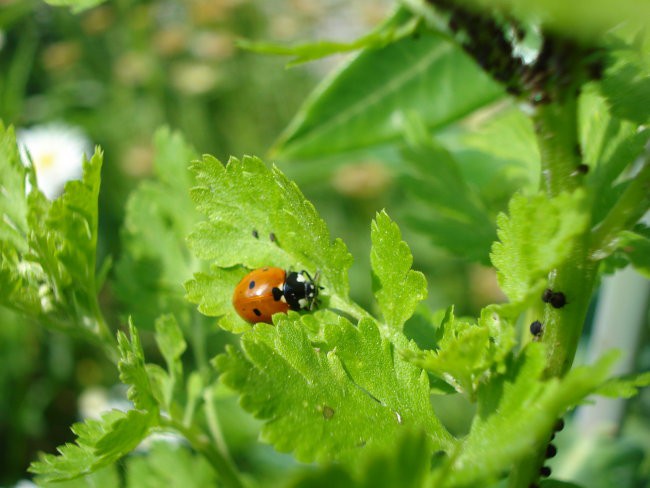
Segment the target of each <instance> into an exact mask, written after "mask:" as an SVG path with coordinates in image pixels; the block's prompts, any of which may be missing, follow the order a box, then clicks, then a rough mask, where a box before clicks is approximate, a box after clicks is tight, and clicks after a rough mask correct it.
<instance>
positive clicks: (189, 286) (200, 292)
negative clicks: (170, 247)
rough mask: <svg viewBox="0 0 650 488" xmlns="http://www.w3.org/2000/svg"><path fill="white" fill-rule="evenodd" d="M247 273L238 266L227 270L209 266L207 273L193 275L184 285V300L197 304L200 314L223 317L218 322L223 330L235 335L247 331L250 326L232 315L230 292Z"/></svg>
mask: <svg viewBox="0 0 650 488" xmlns="http://www.w3.org/2000/svg"><path fill="white" fill-rule="evenodd" d="M247 272H248V270H246V269H245V268H242V267H240V266H237V267H234V268H228V269H224V268H219V267H217V266H211V268H210V271H209V272H205V273H204V272H198V273H194V278H193V279H191V280H189V281H188V282H186V283H185V290H186V291H187V295H186V298H187V300H188V301H189V302H191V303H195V304H197V305H198V310H199V312H201V313H202V314H204V315H207V316H209V317H223V318H222V319H221V320H220V321H219V325H220V326H221V327H222V328H223V329H225V330H228V331H230V332H233V333H235V334H239V333H241V332H244V331H246V330H249V329H250V328H251V326H250V324H249V323H248V322H246V321H244V320H243V319H241V318H240V317H239V316H238V315H234V314H233V313H232V310H233V309H232V290H234V289H235V286H237V283H239V281H240V280H241V279H242V278H243V277H244V276H245V275H246V273H247ZM224 316H225V317H224ZM224 318H227V319H229V320H224Z"/></svg>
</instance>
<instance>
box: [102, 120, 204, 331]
mask: <svg viewBox="0 0 650 488" xmlns="http://www.w3.org/2000/svg"><path fill="white" fill-rule="evenodd" d="M154 147H155V160H154V171H155V177H156V178H155V179H154V180H149V181H145V182H143V183H141V184H140V185H139V186H138V188H137V189H136V190H135V191H134V192H133V193H132V194H131V195H130V197H129V199H128V201H127V204H126V215H125V220H124V226H123V228H122V231H121V239H122V247H123V250H124V252H123V253H122V255H121V256H120V259H119V260H118V262H117V264H116V266H115V275H116V281H115V291H116V294H117V296H118V297H119V298H120V300H121V301H122V303H124V305H125V308H126V309H127V310H128V311H129V313H130V314H131V315H132V316H133V318H134V320H135V322H136V323H137V324H139V326H140V327H141V328H151V327H152V326H153V323H154V320H155V319H156V317H158V316H159V315H160V314H161V313H174V314H175V315H177V316H178V317H179V318H182V317H183V313H184V311H185V310H186V309H187V308H188V304H187V302H186V301H185V300H184V289H183V283H184V282H185V281H186V280H188V279H189V278H191V276H192V273H193V272H195V271H197V270H199V269H200V263H198V262H197V261H196V260H195V259H193V257H192V255H191V254H190V253H189V252H188V250H187V243H186V241H185V238H186V236H187V235H188V234H189V233H190V231H191V230H192V227H193V226H194V224H195V223H196V222H198V221H199V219H200V214H199V213H198V212H197V211H196V209H195V208H194V204H193V202H192V200H191V199H190V196H189V191H190V188H191V187H192V186H193V184H194V181H193V177H192V174H191V173H190V171H189V163H190V161H192V159H193V158H194V157H195V153H194V151H193V149H192V148H191V147H190V146H189V145H188V144H187V143H186V142H185V141H184V140H183V138H182V137H181V136H180V135H179V134H178V133H171V132H170V131H169V129H166V128H163V129H159V130H158V131H157V132H156V134H155V136H154Z"/></svg>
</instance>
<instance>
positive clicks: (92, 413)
mask: <svg viewBox="0 0 650 488" xmlns="http://www.w3.org/2000/svg"><path fill="white" fill-rule="evenodd" d="M121 386H122V385H117V386H116V387H115V388H112V389H111V390H110V391H109V390H107V389H106V388H103V387H101V386H93V387H90V388H86V389H85V390H84V391H83V392H82V393H81V395H80V396H79V400H78V407H79V416H80V417H81V418H82V419H95V420H97V419H99V418H101V416H102V414H104V413H106V412H108V411H109V410H121V411H122V412H127V411H128V410H131V409H132V408H133V405H132V404H131V402H129V401H128V400H127V399H126V398H125V396H124V395H125V392H124V391H123V389H122V388H121Z"/></svg>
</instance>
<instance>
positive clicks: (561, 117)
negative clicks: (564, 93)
mask: <svg viewBox="0 0 650 488" xmlns="http://www.w3.org/2000/svg"><path fill="white" fill-rule="evenodd" d="M577 119H578V113H577V101H576V99H575V98H574V97H570V98H567V100H565V101H564V103H562V104H559V103H553V104H548V105H539V106H538V107H536V112H535V116H534V118H533V122H534V124H535V132H536V133H537V143H538V146H539V152H540V156H541V164H542V168H541V169H542V188H543V189H544V190H545V191H546V194H547V195H548V196H549V197H554V196H556V195H558V194H559V193H561V192H563V191H572V190H575V189H576V188H577V187H578V185H579V183H580V180H579V178H578V175H577V174H576V168H577V167H578V165H579V164H580V146H579V144H578V123H577Z"/></svg>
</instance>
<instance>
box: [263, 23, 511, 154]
mask: <svg viewBox="0 0 650 488" xmlns="http://www.w3.org/2000/svg"><path fill="white" fill-rule="evenodd" d="M502 96H503V90H502V89H501V88H500V87H499V86H498V85H497V84H496V83H495V82H493V81H492V80H491V79H490V78H489V77H488V76H487V75H486V74H485V73H484V72H483V71H482V70H481V69H479V68H478V66H477V65H476V64H475V63H474V62H473V61H471V60H470V59H469V58H468V57H467V56H466V55H465V54H464V53H463V52H462V51H461V50H460V48H458V47H456V46H454V45H453V44H451V43H449V42H448V41H447V40H445V39H444V38H443V37H442V36H440V35H437V34H434V33H432V32H428V31H425V32H422V33H420V35H418V36H413V37H407V38H403V39H400V40H399V41H397V42H394V43H392V44H390V45H388V46H386V47H384V48H381V49H368V50H364V51H362V52H361V53H360V54H359V55H357V56H356V57H355V58H354V59H353V60H352V61H350V62H349V63H346V64H345V65H343V66H342V67H341V68H340V69H339V70H338V71H337V72H335V73H333V74H332V75H331V76H329V77H328V78H327V79H326V80H324V81H323V82H322V84H321V85H320V86H319V87H317V88H316V89H315V90H314V92H313V93H312V95H311V96H310V97H309V98H308V99H307V101H306V102H305V104H304V105H303V107H302V108H301V109H300V111H299V112H298V113H297V115H296V116H295V118H294V119H293V121H292V122H291V124H290V125H289V126H288V127H287V129H286V130H285V131H284V133H283V134H282V135H281V137H280V139H279V140H278V142H277V143H276V145H275V148H274V150H275V152H276V153H277V156H278V157H280V158H282V159H289V160H306V159H312V158H320V157H323V156H327V155H333V154H339V153H343V152H349V151H353V150H357V149H366V150H367V149H368V148H369V147H372V146H377V145H384V144H387V143H393V142H395V141H397V140H399V139H401V137H402V134H403V115H402V114H404V113H409V112H411V111H415V112H418V113H420V114H422V117H423V118H424V121H425V123H426V126H427V127H428V128H430V129H437V128H440V127H443V126H447V125H449V124H452V123H453V122H456V121H458V120H460V119H462V118H463V117H465V116H466V115H468V114H469V113H472V112H473V111H475V110H476V109H478V108H480V107H483V106H485V105H487V104H489V103H491V102H493V101H495V100H497V99H499V98H501V97H502Z"/></svg>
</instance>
